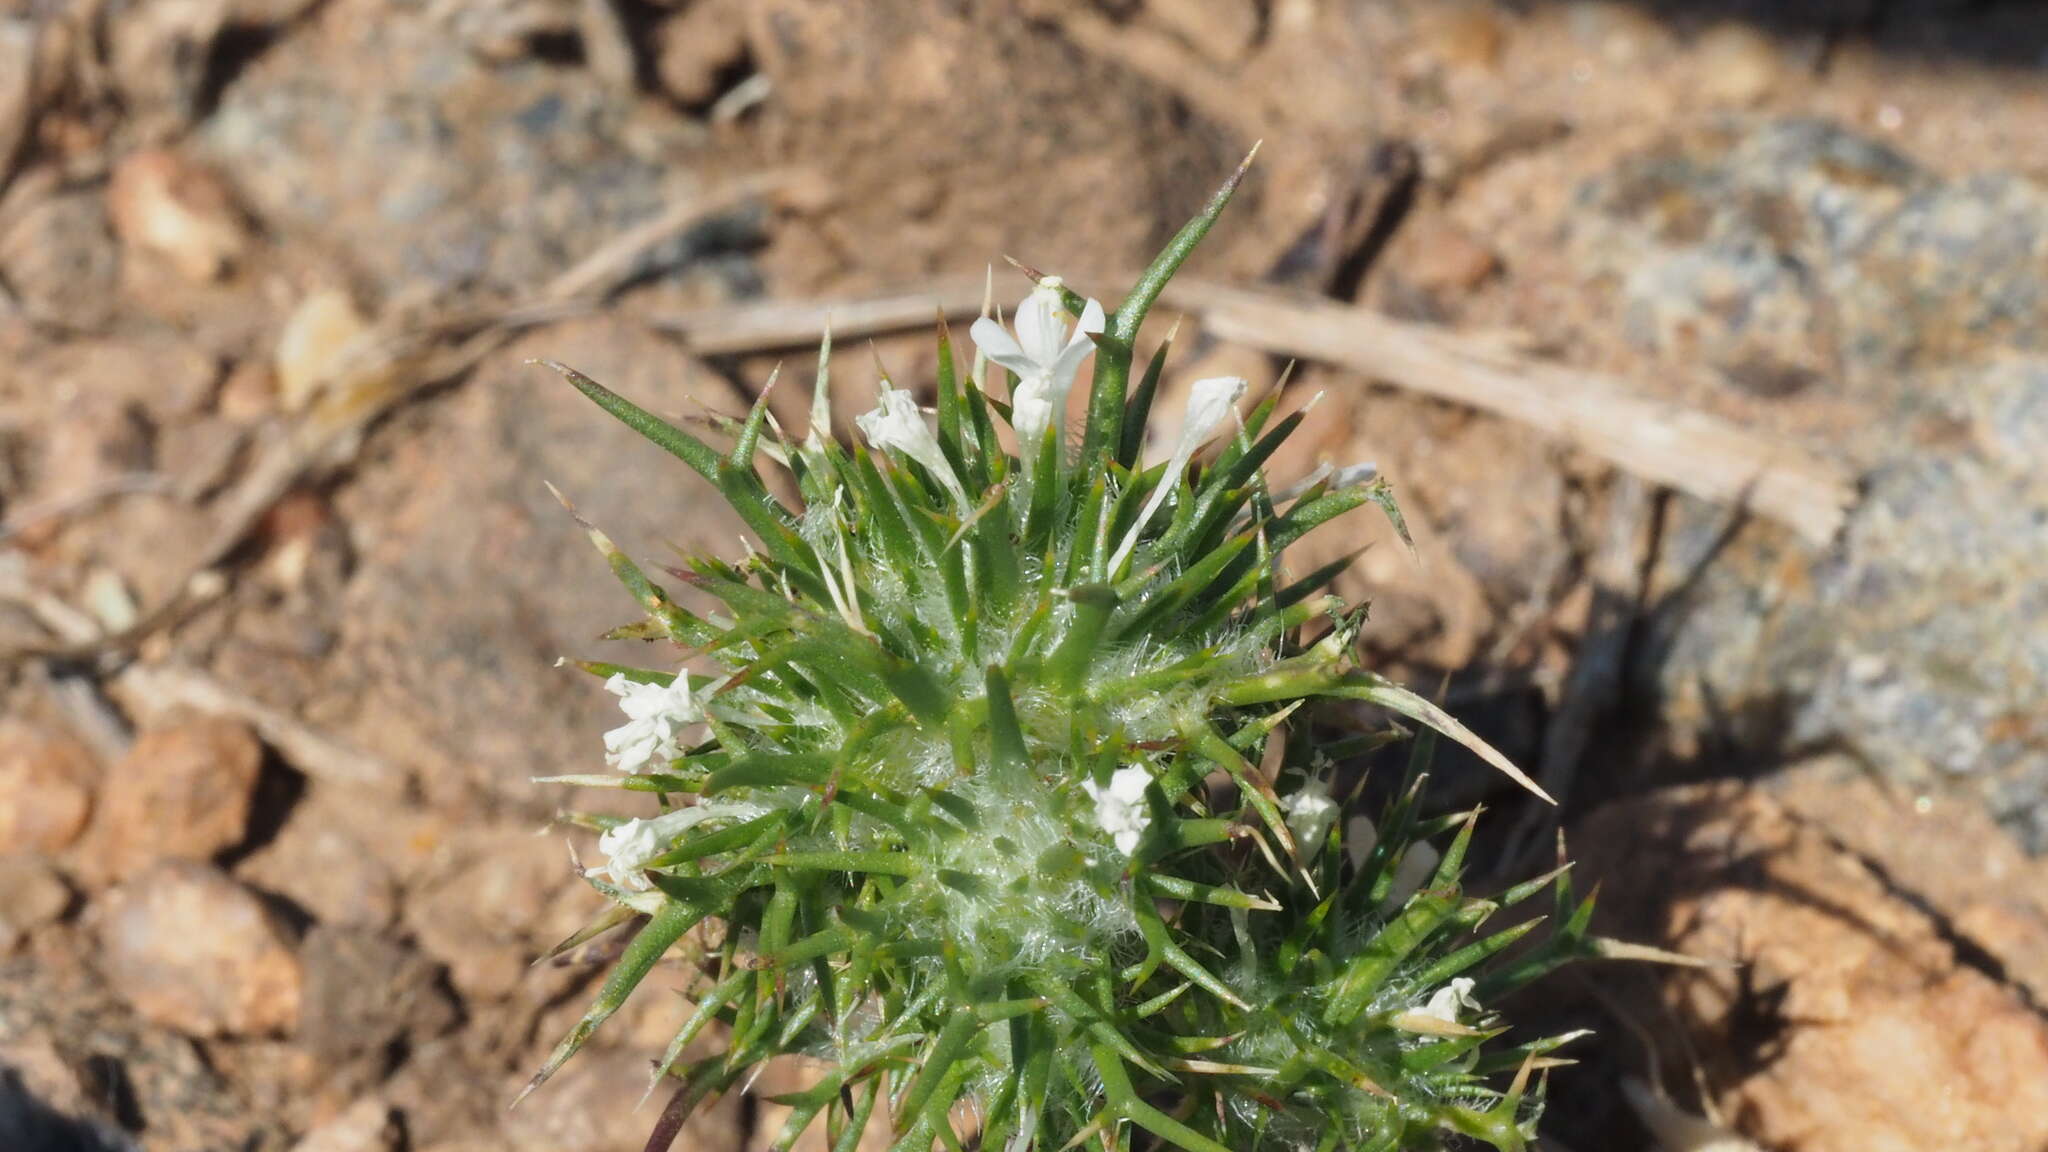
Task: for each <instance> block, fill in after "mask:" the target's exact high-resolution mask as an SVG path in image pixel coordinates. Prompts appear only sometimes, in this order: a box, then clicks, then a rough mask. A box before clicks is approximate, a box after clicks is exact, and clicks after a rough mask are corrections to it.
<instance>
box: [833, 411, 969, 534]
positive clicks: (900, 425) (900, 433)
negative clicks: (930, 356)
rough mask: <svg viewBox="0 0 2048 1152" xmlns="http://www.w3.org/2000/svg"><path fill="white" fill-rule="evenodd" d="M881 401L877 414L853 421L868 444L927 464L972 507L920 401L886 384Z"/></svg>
mask: <svg viewBox="0 0 2048 1152" xmlns="http://www.w3.org/2000/svg"><path fill="white" fill-rule="evenodd" d="M878 400H879V403H877V404H876V406H875V410H874V411H872V412H865V413H862V414H861V415H859V416H856V417H854V418H853V422H854V423H855V424H858V425H860V430H861V434H862V435H864V436H866V437H867V438H868V443H869V444H872V445H873V446H874V447H875V448H876V449H877V450H887V451H891V452H897V453H900V454H902V455H904V456H908V457H910V458H911V459H912V460H915V461H917V462H918V463H919V464H922V465H924V468H925V471H927V472H930V473H931V474H932V475H933V476H934V477H935V478H937V480H938V482H939V483H941V484H943V485H945V486H946V491H948V492H950V493H952V494H953V498H954V499H955V500H958V501H959V502H960V505H961V507H962V508H965V507H968V501H967V490H966V489H964V488H962V487H961V486H960V478H959V477H958V476H955V475H953V466H952V465H951V464H949V463H947V461H946V454H945V452H943V451H941V450H940V448H939V438H938V437H936V436H934V435H932V430H931V429H930V428H929V427H927V426H926V425H925V422H924V413H922V412H920V411H918V408H917V401H915V400H913V399H911V396H910V393H908V392H905V391H903V390H902V389H900V388H891V387H889V385H888V384H887V383H886V382H885V383H884V384H883V385H882V392H881V395H880V396H879V397H878Z"/></svg>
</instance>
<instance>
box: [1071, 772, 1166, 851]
mask: <svg viewBox="0 0 2048 1152" xmlns="http://www.w3.org/2000/svg"><path fill="white" fill-rule="evenodd" d="M1151 784H1152V774H1151V773H1150V772H1147V771H1146V770H1145V769H1143V768H1141V767H1139V766H1137V765H1132V766H1130V767H1128V768H1119V769H1117V770H1116V771H1115V772H1114V773H1112V774H1111V775H1110V777H1109V787H1107V788H1104V787H1102V786H1101V785H1099V784H1097V783H1095V781H1093V780H1083V781H1082V782H1081V790H1082V791H1084V792H1086V793H1088V798H1089V799H1090V800H1093V801H1095V823H1096V824H1097V825H1099V826H1100V827H1101V828H1102V830H1103V831H1104V832H1107V833H1109V835H1110V838H1111V839H1113V840H1115V841H1116V850H1117V851H1119V852H1121V853H1123V854H1124V855H1126V856H1129V855H1130V854H1131V852H1132V851H1133V850H1134V849H1136V848H1137V847H1138V841H1139V840H1141V839H1143V838H1144V835H1145V826H1146V825H1148V824H1150V823H1152V814H1151V813H1150V812H1147V811H1145V789H1146V788H1148V787H1150V786H1151Z"/></svg>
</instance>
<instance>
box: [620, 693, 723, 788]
mask: <svg viewBox="0 0 2048 1152" xmlns="http://www.w3.org/2000/svg"><path fill="white" fill-rule="evenodd" d="M604 686H605V690H606V691H607V692H610V693H611V694H612V695H614V696H617V697H618V698H619V710H620V711H621V712H624V713H625V714H626V722H625V723H624V724H621V725H620V726H618V727H617V728H614V729H612V730H611V731H609V732H607V733H605V734H604V758H605V763H607V764H610V765H611V766H612V767H614V768H616V769H618V770H619V771H621V772H641V771H645V770H646V769H647V768H649V767H653V768H657V769H659V768H666V767H668V762H669V761H670V760H673V759H675V758H676V757H677V756H679V755H681V754H682V749H681V748H680V747H679V746H678V743H677V741H678V738H679V737H680V736H681V735H682V732H683V729H685V728H688V727H689V726H690V725H692V724H695V723H697V722H698V721H700V720H702V719H704V706H703V704H702V703H701V702H700V701H699V700H698V699H697V698H696V696H694V695H693V694H691V692H690V674H689V673H688V672H678V673H676V678H675V680H674V681H673V682H671V683H669V684H643V683H641V682H639V681H637V680H628V679H627V678H626V677H625V676H624V675H613V676H612V678H611V679H609V680H606V681H605V682H604Z"/></svg>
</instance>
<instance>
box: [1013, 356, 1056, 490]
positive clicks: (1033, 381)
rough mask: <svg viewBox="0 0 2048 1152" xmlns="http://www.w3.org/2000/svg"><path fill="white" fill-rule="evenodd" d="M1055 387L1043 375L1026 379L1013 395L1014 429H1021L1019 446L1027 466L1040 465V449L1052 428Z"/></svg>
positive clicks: (1018, 430) (1020, 382)
mask: <svg viewBox="0 0 2048 1152" xmlns="http://www.w3.org/2000/svg"><path fill="white" fill-rule="evenodd" d="M1051 393H1052V385H1051V384H1050V383H1049V382H1048V381H1047V380H1046V378H1045V377H1043V376H1036V375H1034V376H1026V377H1025V378H1024V379H1022V380H1019V381H1018V382H1017V390H1016V391H1015V392H1013V393H1011V395H1010V427H1012V428H1015V429H1016V430H1017V443H1018V447H1019V448H1020V450H1021V451H1020V455H1021V456H1022V458H1023V460H1024V464H1025V467H1027V468H1028V467H1030V466H1031V465H1032V464H1035V463H1037V462H1038V452H1037V451H1036V446H1037V445H1038V444H1039V443H1040V442H1041V441H1042V440H1043V439H1044V438H1045V430H1046V429H1047V428H1048V427H1051V425H1052V395H1051Z"/></svg>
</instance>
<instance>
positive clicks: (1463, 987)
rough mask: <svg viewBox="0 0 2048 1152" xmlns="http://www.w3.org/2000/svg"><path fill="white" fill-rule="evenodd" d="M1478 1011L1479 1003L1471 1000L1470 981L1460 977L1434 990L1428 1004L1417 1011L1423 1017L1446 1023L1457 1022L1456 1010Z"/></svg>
mask: <svg viewBox="0 0 2048 1152" xmlns="http://www.w3.org/2000/svg"><path fill="white" fill-rule="evenodd" d="M1460 1008H1463V1009H1465V1010H1467V1011H1472V1012H1476V1011H1478V1010H1479V1001H1477V1000H1474V999H1473V998H1472V981H1471V980H1470V979H1468V978H1467V977H1464V976H1460V977H1458V978H1456V979H1454V980H1452V981H1451V982H1450V983H1448V984H1446V985H1444V986H1443V987H1441V988H1439V989H1437V990H1436V992H1435V994H1434V995H1432V996H1430V998H1429V1003H1427V1004H1425V1005H1423V1006H1422V1007H1421V1008H1420V1009H1417V1011H1419V1012H1420V1013H1421V1014H1422V1015H1424V1016H1434V1017H1436V1018H1437V1019H1439V1020H1442V1021H1445V1022H1447V1023H1451V1024H1456V1023H1457V1022H1458V1010H1459V1009H1460Z"/></svg>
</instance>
